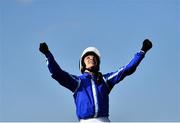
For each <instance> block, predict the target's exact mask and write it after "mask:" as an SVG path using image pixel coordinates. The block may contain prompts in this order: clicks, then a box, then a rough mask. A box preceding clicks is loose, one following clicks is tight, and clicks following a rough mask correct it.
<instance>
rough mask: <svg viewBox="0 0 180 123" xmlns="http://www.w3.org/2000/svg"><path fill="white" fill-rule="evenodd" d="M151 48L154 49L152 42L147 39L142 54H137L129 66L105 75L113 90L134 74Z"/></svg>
mask: <svg viewBox="0 0 180 123" xmlns="http://www.w3.org/2000/svg"><path fill="white" fill-rule="evenodd" d="M151 48H152V43H151V41H149V40H148V39H145V40H144V41H143V45H142V48H141V50H140V52H137V53H136V54H135V55H134V57H133V58H132V60H131V61H130V62H129V63H128V64H127V65H125V66H123V67H121V68H119V69H118V70H117V71H116V72H111V73H108V74H105V75H104V77H105V79H106V81H107V83H108V84H109V86H110V87H111V88H112V87H113V86H114V85H115V84H117V83H118V82H120V81H121V80H123V79H124V78H125V77H126V76H128V75H131V74H132V73H134V72H135V70H136V68H137V67H138V65H139V64H140V62H141V61H142V59H143V58H144V56H145V54H146V52H147V51H148V50H149V49H151Z"/></svg>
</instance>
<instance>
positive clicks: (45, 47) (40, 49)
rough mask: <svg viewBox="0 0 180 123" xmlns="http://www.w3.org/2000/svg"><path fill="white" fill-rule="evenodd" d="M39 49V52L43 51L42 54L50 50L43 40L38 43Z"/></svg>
mask: <svg viewBox="0 0 180 123" xmlns="http://www.w3.org/2000/svg"><path fill="white" fill-rule="evenodd" d="M39 51H40V52H41V53H43V54H44V55H45V54H47V53H49V52H50V51H49V49H48V46H47V44H46V43H45V42H43V43H40V45H39Z"/></svg>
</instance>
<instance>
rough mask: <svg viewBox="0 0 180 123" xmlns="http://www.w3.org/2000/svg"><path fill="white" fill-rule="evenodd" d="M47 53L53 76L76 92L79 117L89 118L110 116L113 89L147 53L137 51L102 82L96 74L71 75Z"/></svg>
mask: <svg viewBox="0 0 180 123" xmlns="http://www.w3.org/2000/svg"><path fill="white" fill-rule="evenodd" d="M45 55H46V58H47V64H48V68H49V71H50V73H51V74H52V75H51V76H52V78H54V79H55V80H57V81H58V82H59V83H60V84H61V85H62V86H64V87H66V88H67V89H69V90H71V91H72V92H73V93H74V94H73V97H74V102H75V104H76V114H77V117H78V119H87V118H93V117H108V116H109V93H110V91H111V89H112V88H113V86H114V85H115V84H117V83H119V82H120V81H121V80H123V79H124V78H125V77H126V76H128V75H130V74H132V73H133V72H134V71H135V70H136V68H137V66H138V65H139V63H140V62H141V60H142V59H143V58H144V56H145V53H144V52H143V51H140V52H137V53H136V54H135V55H134V58H133V59H132V60H131V61H130V62H129V63H128V64H127V65H125V66H123V67H120V68H119V69H118V70H117V71H115V72H110V73H107V74H103V80H102V82H101V83H97V81H96V76H92V75H90V74H89V73H86V72H84V73H83V74H82V75H80V76H75V75H71V74H69V73H68V72H66V71H64V70H62V69H61V68H60V67H59V65H58V64H57V62H56V61H55V59H54V57H53V55H52V54H51V53H50V52H49V53H47V54H45Z"/></svg>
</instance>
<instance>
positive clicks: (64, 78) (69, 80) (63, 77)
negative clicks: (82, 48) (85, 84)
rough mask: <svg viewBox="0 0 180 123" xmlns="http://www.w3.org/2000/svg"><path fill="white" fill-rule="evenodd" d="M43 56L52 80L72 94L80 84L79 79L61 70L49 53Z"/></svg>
mask: <svg viewBox="0 0 180 123" xmlns="http://www.w3.org/2000/svg"><path fill="white" fill-rule="evenodd" d="M45 55H46V58H47V65H48V69H49V71H50V73H51V76H52V78H53V79H55V80H56V81H58V82H59V84H61V85H62V86H64V87H66V88H68V89H69V90H71V91H72V92H75V91H76V89H77V88H78V86H79V84H80V79H79V78H78V77H77V76H75V75H71V74H69V73H67V72H66V71H64V70H62V69H61V68H60V67H59V65H58V64H57V62H56V61H55V59H54V57H53V55H52V54H51V53H50V52H49V53H47V54H45Z"/></svg>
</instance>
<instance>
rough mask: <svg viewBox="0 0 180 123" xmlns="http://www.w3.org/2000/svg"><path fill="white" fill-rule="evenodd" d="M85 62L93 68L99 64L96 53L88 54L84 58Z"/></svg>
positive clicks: (88, 66) (87, 66)
mask: <svg viewBox="0 0 180 123" xmlns="http://www.w3.org/2000/svg"><path fill="white" fill-rule="evenodd" d="M84 63H85V65H86V68H92V67H94V66H96V65H97V58H96V56H94V55H87V56H86V57H85V58H84Z"/></svg>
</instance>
